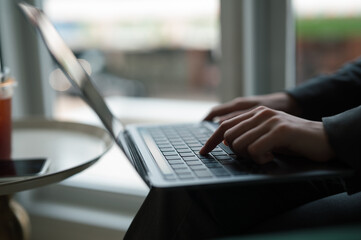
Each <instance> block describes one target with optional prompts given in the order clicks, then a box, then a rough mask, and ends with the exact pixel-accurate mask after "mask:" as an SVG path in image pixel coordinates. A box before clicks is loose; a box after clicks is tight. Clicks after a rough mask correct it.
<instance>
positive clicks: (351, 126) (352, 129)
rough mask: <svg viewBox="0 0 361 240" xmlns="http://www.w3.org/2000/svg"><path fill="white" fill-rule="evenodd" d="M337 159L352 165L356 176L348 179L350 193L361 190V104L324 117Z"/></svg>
mask: <svg viewBox="0 0 361 240" xmlns="http://www.w3.org/2000/svg"><path fill="white" fill-rule="evenodd" d="M322 121H323V125H324V127H325V131H326V134H327V136H328V139H329V142H330V144H331V147H332V148H333V149H334V151H335V153H336V156H337V159H338V160H340V161H342V162H344V163H346V164H347V165H349V166H351V167H352V168H353V169H354V170H355V171H356V174H355V177H353V178H351V179H346V181H345V183H346V188H347V191H348V192H349V193H353V192H358V191H360V190H361V106H359V107H356V108H353V109H351V110H348V111H346V112H343V113H340V114H338V115H335V116H332V117H325V118H323V119H322Z"/></svg>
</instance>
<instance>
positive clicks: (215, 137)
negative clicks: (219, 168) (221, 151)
mask: <svg viewBox="0 0 361 240" xmlns="http://www.w3.org/2000/svg"><path fill="white" fill-rule="evenodd" d="M226 130H227V129H225V128H224V127H222V125H220V126H219V128H217V130H216V131H215V132H214V133H213V134H212V136H211V137H210V138H209V139H208V140H207V142H206V143H205V144H204V146H203V147H202V148H201V150H199V153H200V154H201V155H207V153H209V152H210V151H212V150H213V149H214V148H215V147H217V145H218V144H220V143H221V142H222V141H223V138H224V133H225V132H226Z"/></svg>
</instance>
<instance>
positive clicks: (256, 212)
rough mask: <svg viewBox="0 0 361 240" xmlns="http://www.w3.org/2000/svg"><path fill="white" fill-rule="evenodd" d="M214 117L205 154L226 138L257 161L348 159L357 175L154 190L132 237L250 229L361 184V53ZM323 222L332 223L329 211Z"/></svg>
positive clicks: (228, 106) (203, 234)
mask: <svg viewBox="0 0 361 240" xmlns="http://www.w3.org/2000/svg"><path fill="white" fill-rule="evenodd" d="M215 119H218V120H219V121H220V126H219V128H218V129H217V130H216V131H215V132H214V134H213V135H212V136H211V137H210V139H209V140H208V141H207V142H206V144H205V145H204V146H203V148H202V149H201V150H200V153H201V154H207V153H209V152H210V151H211V150H212V149H213V148H214V147H215V146H217V145H218V144H219V143H221V142H222V141H223V142H224V143H225V144H227V145H228V146H230V147H231V148H232V149H233V151H234V152H235V153H236V154H237V155H240V156H242V157H249V158H251V159H253V160H254V161H255V162H256V163H258V164H265V163H267V162H269V161H272V159H273V155H274V154H275V153H282V154H290V155H299V156H303V157H307V158H309V159H311V160H313V161H321V162H326V161H341V162H343V163H345V164H346V165H348V166H350V167H351V168H353V169H354V171H355V176H354V177H352V178H348V179H339V178H334V179H321V180H308V181H299V182H283V183H272V184H263V185H241V186H230V187H224V188H221V189H220V188H204V189H203V188H202V189H173V190H172V189H170V190H169V189H168V190H162V189H155V188H153V189H151V190H150V192H149V194H148V196H147V198H146V199H145V201H144V203H143V205H142V207H141V208H140V210H139V211H138V213H137V215H136V217H135V218H134V220H133V222H132V224H131V226H130V228H129V229H128V232H127V234H126V236H125V239H145V238H146V239H207V238H215V237H219V236H228V235H235V234H245V233H249V232H252V231H254V229H257V227H258V226H260V225H262V223H263V222H267V220H270V219H272V218H274V217H275V216H279V215H280V214H282V213H285V212H287V211H290V210H292V209H295V208H297V207H299V206H302V205H304V204H306V203H309V202H311V201H314V200H318V199H321V198H324V197H326V196H330V195H334V194H337V193H341V192H345V191H346V192H348V193H349V194H352V193H356V192H359V191H360V190H361V180H360V170H361V148H360V147H359V144H360V140H359V139H360V137H361V59H358V60H355V61H354V62H351V63H349V64H346V65H345V66H344V67H343V68H341V69H340V70H339V71H337V72H335V73H334V74H331V75H323V76H319V77H316V78H314V79H311V80H309V81H307V82H306V83H304V84H302V85H300V86H298V87H296V88H294V89H292V90H288V91H285V92H280V93H273V94H268V95H261V96H254V97H240V98H236V99H235V100H233V101H230V102H228V103H225V104H222V105H219V106H216V107H215V108H213V109H212V110H211V111H210V113H209V114H208V115H207V116H206V117H205V120H207V121H211V120H215ZM330 211H331V210H330ZM323 220H324V221H325V222H327V221H326V220H327V216H326V217H324V219H323ZM359 220H360V219H359Z"/></svg>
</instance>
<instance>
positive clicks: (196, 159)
mask: <svg viewBox="0 0 361 240" xmlns="http://www.w3.org/2000/svg"><path fill="white" fill-rule="evenodd" d="M193 156H194V155H193ZM183 160H184V161H199V160H198V158H197V157H195V156H194V157H184V158H183Z"/></svg>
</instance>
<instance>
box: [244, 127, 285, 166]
mask: <svg viewBox="0 0 361 240" xmlns="http://www.w3.org/2000/svg"><path fill="white" fill-rule="evenodd" d="M283 136H284V135H279V134H277V133H275V131H270V132H268V133H267V134H265V135H263V136H262V137H260V138H258V139H257V140H256V141H255V142H253V143H252V144H251V145H249V146H248V153H249V154H250V156H251V158H252V159H253V160H254V161H255V162H256V163H258V164H264V163H267V162H270V161H272V159H273V154H272V151H273V150H274V149H279V148H283V147H285V145H287V144H285V138H284V137H283Z"/></svg>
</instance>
